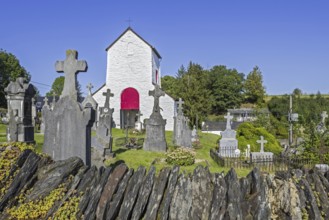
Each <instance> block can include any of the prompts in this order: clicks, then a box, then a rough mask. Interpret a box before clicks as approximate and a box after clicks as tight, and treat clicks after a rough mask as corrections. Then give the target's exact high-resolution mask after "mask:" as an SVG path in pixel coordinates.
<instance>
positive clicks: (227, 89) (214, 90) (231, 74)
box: [207, 66, 244, 114]
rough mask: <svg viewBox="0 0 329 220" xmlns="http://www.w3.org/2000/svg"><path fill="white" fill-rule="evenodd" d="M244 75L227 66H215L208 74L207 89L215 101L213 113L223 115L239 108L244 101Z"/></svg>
mask: <svg viewBox="0 0 329 220" xmlns="http://www.w3.org/2000/svg"><path fill="white" fill-rule="evenodd" d="M243 81H244V74H243V73H239V72H238V71H237V70H236V69H227V68H226V66H214V67H213V68H212V69H210V70H209V72H208V77H207V89H209V90H210V92H211V98H212V99H213V106H212V113H213V114H223V113H225V112H226V111H227V109H229V108H239V107H240V104H241V103H242V101H243V94H242V91H243Z"/></svg>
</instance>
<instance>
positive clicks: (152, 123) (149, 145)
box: [143, 85, 167, 152]
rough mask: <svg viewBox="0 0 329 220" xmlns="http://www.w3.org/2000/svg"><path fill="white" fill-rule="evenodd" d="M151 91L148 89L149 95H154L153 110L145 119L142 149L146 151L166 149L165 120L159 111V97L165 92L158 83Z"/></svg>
mask: <svg viewBox="0 0 329 220" xmlns="http://www.w3.org/2000/svg"><path fill="white" fill-rule="evenodd" d="M154 87H155V89H154V90H153V91H149V95H150V96H153V97H154V106H153V112H152V114H151V116H150V118H149V119H147V120H145V124H146V136H145V141H144V146H143V149H144V150H148V151H164V152H165V151H167V143H166V134H165V126H166V120H165V119H163V118H162V116H161V113H160V106H159V98H160V97H161V96H164V95H165V93H164V92H163V91H162V90H161V89H160V87H159V85H155V86H154Z"/></svg>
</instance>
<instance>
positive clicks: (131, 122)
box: [120, 87, 139, 129]
mask: <svg viewBox="0 0 329 220" xmlns="http://www.w3.org/2000/svg"><path fill="white" fill-rule="evenodd" d="M138 111H139V93H138V91H137V90H136V89H134V88H132V87H128V88H126V89H124V90H123V91H122V93H121V109H120V116H121V117H120V127H121V128H122V129H123V128H126V127H127V126H128V128H134V127H135V123H136V120H137V117H136V115H137V113H138Z"/></svg>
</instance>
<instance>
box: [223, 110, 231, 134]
mask: <svg viewBox="0 0 329 220" xmlns="http://www.w3.org/2000/svg"><path fill="white" fill-rule="evenodd" d="M224 118H226V119H227V121H226V130H230V129H231V119H233V116H231V114H230V113H229V112H227V115H226V116H224Z"/></svg>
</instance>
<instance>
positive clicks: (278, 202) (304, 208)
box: [0, 150, 329, 220]
mask: <svg viewBox="0 0 329 220" xmlns="http://www.w3.org/2000/svg"><path fill="white" fill-rule="evenodd" d="M12 167H13V168H12V170H11V171H10V175H11V178H12V179H13V181H12V182H11V184H9V186H8V188H6V190H5V194H4V195H3V196H1V197H0V219H8V218H9V216H8V214H7V212H6V210H7V208H9V207H12V206H13V205H17V202H18V199H19V198H18V196H19V195H20V193H22V191H23V190H26V189H30V190H29V191H28V193H27V199H28V200H29V201H33V200H37V199H42V198H44V197H45V196H47V195H48V194H49V192H51V191H52V190H54V189H56V188H57V187H58V186H60V185H61V184H62V183H65V182H66V183H67V185H68V188H69V190H68V191H67V192H66V194H65V196H64V197H63V199H62V200H61V201H57V202H56V203H55V205H54V206H53V207H52V208H51V209H50V210H49V211H48V213H47V217H52V216H53V215H54V214H55V213H56V212H57V211H58V210H59V209H60V207H61V206H62V205H63V204H64V201H65V200H68V199H70V197H73V196H75V195H81V199H80V202H79V211H78V213H77V219H148V220H149V219H151V220H152V219H189V220H191V219H262V220H263V219H321V218H323V219H328V216H329V202H328V193H329V173H328V172H327V173H326V174H322V173H320V172H318V171H314V170H310V171H301V170H292V171H290V172H278V173H276V175H269V174H265V173H260V172H259V170H258V169H254V170H252V171H251V172H250V173H249V174H248V175H247V176H246V177H243V178H238V177H237V174H236V172H235V171H234V170H233V169H231V170H230V171H229V172H228V173H227V174H223V173H214V174H212V173H210V172H209V170H208V169H207V168H204V167H201V166H199V167H197V168H196V169H195V170H194V172H193V173H192V174H190V175H188V174H184V173H181V172H180V171H179V167H174V168H164V169H162V170H161V171H159V173H158V174H156V170H155V168H154V167H151V168H150V169H149V170H146V169H145V168H144V167H139V168H138V169H137V170H136V171H134V170H133V169H129V168H128V167H127V166H126V165H125V164H123V163H122V164H116V165H115V166H111V167H108V168H100V169H97V168H96V167H91V168H89V167H87V166H85V165H84V164H83V162H82V161H81V159H79V158H77V157H73V158H69V159H67V160H63V161H57V162H52V161H50V159H48V158H43V157H41V156H39V155H36V154H35V153H34V152H32V151H31V150H27V151H24V152H23V153H22V154H21V156H20V157H19V158H18V160H17V161H16V164H15V165H13V166H12ZM9 179H10V178H7V181H9ZM69 180H70V182H69ZM5 181H6V180H5ZM4 183H5V182H2V183H1V184H4ZM2 187H3V185H2Z"/></svg>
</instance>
